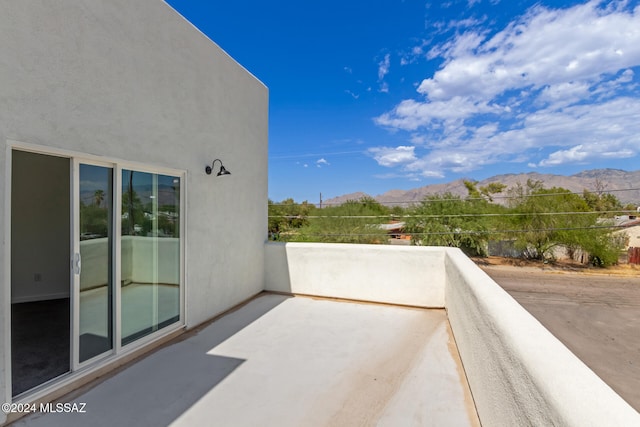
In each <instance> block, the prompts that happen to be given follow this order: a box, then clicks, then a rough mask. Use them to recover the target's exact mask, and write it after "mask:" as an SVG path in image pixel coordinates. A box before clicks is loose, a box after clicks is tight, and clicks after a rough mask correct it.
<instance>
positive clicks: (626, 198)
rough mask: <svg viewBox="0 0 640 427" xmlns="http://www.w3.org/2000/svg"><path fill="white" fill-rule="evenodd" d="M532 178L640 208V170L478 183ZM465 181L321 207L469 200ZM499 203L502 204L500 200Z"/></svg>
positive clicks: (498, 178)
mask: <svg viewBox="0 0 640 427" xmlns="http://www.w3.org/2000/svg"><path fill="white" fill-rule="evenodd" d="M529 179H530V180H533V181H542V183H543V185H544V187H545V188H551V187H562V188H566V189H567V190H570V191H572V192H578V193H582V192H583V191H584V190H589V191H591V192H600V191H602V192H609V193H611V194H613V195H614V196H616V197H617V198H618V200H620V202H622V204H623V205H625V204H628V203H631V204H634V205H636V206H640V170H637V171H632V172H628V171H624V170H620V169H592V170H586V171H582V172H580V173H577V174H575V175H569V176H566V175H555V174H541V173H538V172H529V173H520V174H504V175H496V176H492V177H490V178H487V179H484V180H482V181H478V184H477V185H478V187H482V186H485V185H487V184H490V183H493V182H499V183H502V184H505V185H506V186H507V188H510V187H513V186H515V185H517V184H518V183H521V184H522V185H524V184H526V182H527V180H529ZM465 180H467V181H474V182H475V180H472V179H464V178H462V179H458V180H455V181H452V182H449V183H446V184H432V185H426V186H424V187H418V188H413V189H410V190H390V191H387V192H386V193H383V194H379V195H377V196H372V195H369V194H366V193H362V192H356V193H350V194H345V195H342V196H338V197H334V198H331V199H328V200H325V201H323V202H322V205H323V206H328V205H333V204H341V203H344V202H346V201H347V200H359V199H361V198H362V197H373V198H374V199H375V200H377V201H378V202H380V203H382V204H386V205H401V206H406V205H410V204H413V203H417V202H420V201H422V200H423V199H424V198H425V197H426V196H429V195H434V194H442V193H447V192H450V193H452V194H456V195H459V196H461V197H466V196H467V195H468V192H467V189H466V187H465V186H464V181H465ZM496 201H497V202H499V198H497V199H496Z"/></svg>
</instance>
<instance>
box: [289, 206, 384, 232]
mask: <svg viewBox="0 0 640 427" xmlns="http://www.w3.org/2000/svg"><path fill="white" fill-rule="evenodd" d="M389 217H390V210H389V209H388V208H387V207H385V206H383V205H381V204H380V203H378V202H377V201H376V200H375V199H373V198H371V197H363V198H362V199H359V200H348V201H347V202H345V203H343V204H341V205H339V206H328V207H325V208H323V209H316V210H314V218H313V219H311V220H310V221H309V222H308V224H306V225H304V226H303V227H301V228H300V229H299V230H298V232H297V233H296V234H294V235H292V236H290V237H288V238H289V239H290V240H294V241H305V242H333V243H386V242H387V233H386V231H385V230H384V229H382V228H381V227H380V224H384V223H387V222H388V220H389Z"/></svg>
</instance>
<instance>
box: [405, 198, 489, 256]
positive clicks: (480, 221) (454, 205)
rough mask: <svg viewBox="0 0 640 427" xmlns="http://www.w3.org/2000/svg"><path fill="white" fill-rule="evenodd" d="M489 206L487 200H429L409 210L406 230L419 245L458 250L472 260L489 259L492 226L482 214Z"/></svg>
mask: <svg viewBox="0 0 640 427" xmlns="http://www.w3.org/2000/svg"><path fill="white" fill-rule="evenodd" d="M470 196H471V192H470ZM489 205H490V204H489V202H487V201H486V200H484V199H483V198H480V199H478V198H475V197H471V198H470V200H464V199H462V198H461V197H460V196H458V195H455V194H452V193H444V194H441V195H440V194H437V195H432V196H428V197H426V198H425V199H424V200H423V201H422V203H420V204H419V205H417V206H415V207H413V208H410V209H408V217H407V220H406V227H405V228H406V230H407V232H409V233H411V234H413V236H412V243H413V244H415V245H424V246H450V247H458V248H460V249H462V251H464V252H465V253H466V254H467V255H470V256H486V255H487V246H488V240H489V231H490V222H489V221H488V217H487V216H480V214H482V213H486V212H488V211H489V210H490V208H489Z"/></svg>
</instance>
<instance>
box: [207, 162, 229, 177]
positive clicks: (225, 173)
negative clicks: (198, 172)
mask: <svg viewBox="0 0 640 427" xmlns="http://www.w3.org/2000/svg"><path fill="white" fill-rule="evenodd" d="M216 162H220V172H218V174H217V175H216V176H222V175H231V172H229V171H228V170H226V169H225V167H224V166H223V165H222V160H220V159H215V160H214V161H213V163H211V166H207V167H206V168H205V169H204V171H205V172H206V173H207V175H211V172H212V171H213V167H214V166H215V164H216Z"/></svg>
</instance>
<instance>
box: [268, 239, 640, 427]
mask: <svg viewBox="0 0 640 427" xmlns="http://www.w3.org/2000/svg"><path fill="white" fill-rule="evenodd" d="M265 288H266V290H270V291H278V292H287V293H298V294H307V295H316V296H323V297H337V298H350V299H356V300H364V301H375V302H384V303H394V304H410V305H418V306H426V307H434V306H442V303H443V302H444V306H445V307H446V310H447V315H448V318H449V322H450V324H451V328H452V331H453V335H454V337H455V340H456V345H457V348H458V352H459V354H460V357H461V359H462V363H463V366H464V369H465V372H466V375H467V379H468V382H469V386H470V388H471V391H472V394H473V397H474V401H475V403H476V407H477V410H478V415H479V417H480V420H481V422H482V425H483V426H489V427H490V426H497V427H502V426H520V425H532V426H554V425H555V426H574V427H584V426H594V427H595V426H604V425H612V426H613V425H615V426H632V425H640V414H638V413H637V412H636V411H635V410H634V409H633V408H632V407H631V406H630V405H629V404H627V403H626V402H625V401H624V400H623V399H622V398H621V397H620V396H619V395H618V394H616V393H615V392H614V391H613V390H612V389H611V388H610V387H609V386H608V385H606V384H605V383H604V382H603V381H602V380H601V379H600V378H599V377H598V376H596V374H595V373H594V372H593V371H591V370H590V369H589V368H588V367H587V366H586V365H585V364H584V363H583V362H582V361H580V360H579V359H578V358H577V357H576V356H575V355H574V354H573V353H571V352H570V351H569V350H568V349H567V348H566V347H565V346H564V345H563V344H562V343H561V342H560V341H558V340H557V339H556V338H555V337H554V336H553V335H552V334H551V333H550V332H549V331H548V330H547V329H546V328H544V326H542V324H540V322H538V321H537V320H536V319H535V318H534V317H533V316H531V314H529V313H528V312H527V311H526V310H525V309H524V308H523V307H522V306H521V305H519V304H518V303H517V302H516V301H515V300H514V299H513V298H512V297H511V296H510V295H509V294H507V293H506V292H505V291H504V290H503V289H502V288H501V287H500V286H499V285H498V284H496V283H495V282H494V281H493V280H492V279H491V278H490V277H489V276H487V275H486V274H485V273H484V272H483V271H482V270H481V269H480V268H478V267H477V266H476V265H475V264H474V263H473V262H472V261H471V260H470V259H469V258H467V257H466V256H465V255H464V254H463V253H462V252H461V251H460V250H459V249H455V248H434V247H431V248H430V247H415V246H412V247H401V246H379V245H346V244H318V243H286V244H283V243H266V244H265ZM442 291H444V292H445V294H444V300H442V297H443V296H442V295H441V292H442Z"/></svg>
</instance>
